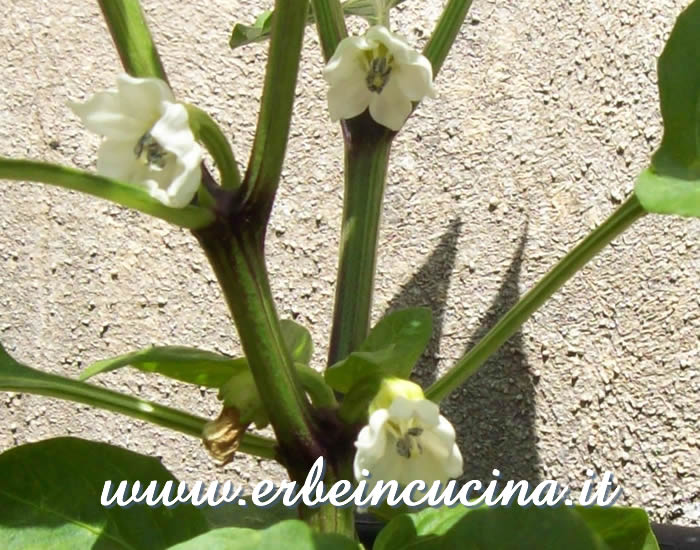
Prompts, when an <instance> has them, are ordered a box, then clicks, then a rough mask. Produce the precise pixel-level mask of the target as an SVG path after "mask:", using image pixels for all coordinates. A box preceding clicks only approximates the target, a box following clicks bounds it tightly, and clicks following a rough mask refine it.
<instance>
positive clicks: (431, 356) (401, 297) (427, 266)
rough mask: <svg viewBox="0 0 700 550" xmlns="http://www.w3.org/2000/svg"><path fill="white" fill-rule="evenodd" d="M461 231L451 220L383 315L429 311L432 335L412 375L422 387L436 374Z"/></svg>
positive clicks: (455, 219) (456, 220) (433, 379)
mask: <svg viewBox="0 0 700 550" xmlns="http://www.w3.org/2000/svg"><path fill="white" fill-rule="evenodd" d="M461 229H462V220H461V219H460V218H459V217H455V218H452V220H451V221H450V223H449V225H448V227H447V231H445V233H443V235H442V237H440V241H439V242H438V243H437V245H436V246H435V248H434V249H433V251H432V252H431V254H430V256H429V257H428V259H427V260H426V261H425V262H424V263H423V265H421V267H420V269H419V270H418V271H416V272H415V273H414V275H413V276H412V277H411V279H410V280H409V281H408V282H407V283H406V284H405V285H403V286H402V287H401V290H400V291H399V293H398V294H396V295H395V296H394V297H393V298H392V299H391V301H390V302H389V305H388V306H387V308H386V311H385V312H384V315H386V314H387V313H389V312H391V311H394V310H397V309H403V308H408V307H419V306H425V307H429V308H430V310H431V311H432V313H433V334H432V336H431V338H430V342H429V343H428V347H427V348H426V350H425V352H424V353H423V356H422V357H421V360H420V362H419V363H418V365H417V366H416V369H415V371H414V373H413V374H414V376H415V378H417V379H418V380H420V382H421V384H422V385H423V386H424V387H427V386H429V385H430V384H432V383H433V382H434V381H435V378H436V374H437V364H438V360H439V355H438V353H439V350H440V340H441V339H442V329H443V324H444V316H445V307H446V305H447V294H448V291H449V288H450V276H451V275H452V272H453V271H454V268H455V260H456V257H457V242H458V240H459V235H460V232H461Z"/></svg>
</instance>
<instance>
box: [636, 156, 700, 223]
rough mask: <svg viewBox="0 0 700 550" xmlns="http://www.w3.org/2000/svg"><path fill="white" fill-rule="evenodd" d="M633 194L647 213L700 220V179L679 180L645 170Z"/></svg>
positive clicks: (638, 179)
mask: <svg viewBox="0 0 700 550" xmlns="http://www.w3.org/2000/svg"><path fill="white" fill-rule="evenodd" d="M634 192H635V194H636V195H637V198H638V199H639V202H640V203H641V205H642V206H643V207H644V210H646V211H647V212H654V213H656V214H675V215H677V216H689V217H695V218H700V179H698V180H695V181H689V180H681V179H677V178H673V177H670V176H662V175H660V174H655V173H654V172H653V168H652V169H648V170H645V171H644V172H642V173H641V174H639V176H638V177H637V185H636V186H635V188H634Z"/></svg>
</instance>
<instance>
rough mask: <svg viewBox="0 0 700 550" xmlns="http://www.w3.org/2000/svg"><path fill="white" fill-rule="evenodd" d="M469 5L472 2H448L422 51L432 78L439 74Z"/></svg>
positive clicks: (460, 0) (455, 0)
mask: <svg viewBox="0 0 700 550" xmlns="http://www.w3.org/2000/svg"><path fill="white" fill-rule="evenodd" d="M471 5H472V0H450V1H449V2H448V3H447V6H445V9H444V10H443V12H442V15H441V16H440V20H439V21H438V22H437V25H436V26H435V30H434V31H433V34H432V36H431V37H430V40H428V43H427V44H426V45H425V48H424V49H423V55H424V56H425V57H427V58H428V60H429V61H430V63H431V64H432V66H433V78H435V77H436V76H437V74H438V72H440V68H441V67H442V64H443V62H444V61H445V58H446V57H447V54H448V53H449V51H450V48H451V47H452V43H453V42H454V41H455V38H457V35H458V34H459V29H460V28H461V27H462V23H464V19H465V18H466V17H467V12H468V11H469V8H470V7H471Z"/></svg>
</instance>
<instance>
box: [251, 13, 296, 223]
mask: <svg viewBox="0 0 700 550" xmlns="http://www.w3.org/2000/svg"><path fill="white" fill-rule="evenodd" d="M307 13H308V2H307V0H276V2H275V17H274V18H273V22H272V33H271V37H270V50H269V54H268V59H267V69H266V72H265V84H264V86H263V95H262V99H261V103H260V114H259V116H258V125H257V129H256V132H255V140H254V141H253V149H252V151H251V153H250V160H249V162H248V170H247V171H246V174H245V178H244V182H243V187H244V190H245V196H246V199H247V201H248V202H249V204H250V206H251V209H254V210H256V212H257V213H258V216H260V219H261V220H266V219H267V216H268V215H269V212H270V210H271V209H272V203H273V201H274V199H275V194H276V193H277V187H278V185H279V179H280V175H281V173H282V164H283V162H284V153H285V150H286V147H287V139H288V136H289V125H290V121H291V117H292V106H293V104H294V90H295V88H296V80H297V71H298V69H299V58H300V57H301V46H302V41H303V38H304V27H305V25H306V17H307Z"/></svg>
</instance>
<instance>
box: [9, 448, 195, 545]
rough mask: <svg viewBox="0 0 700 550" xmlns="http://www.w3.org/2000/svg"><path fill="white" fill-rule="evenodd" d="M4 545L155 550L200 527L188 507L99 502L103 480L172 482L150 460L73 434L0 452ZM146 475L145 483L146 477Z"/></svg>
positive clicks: (160, 466) (117, 481)
mask: <svg viewBox="0 0 700 550" xmlns="http://www.w3.org/2000/svg"><path fill="white" fill-rule="evenodd" d="M0 471H2V476H0V540H3V541H5V542H4V543H3V548H8V549H20V548H52V549H56V550H62V549H65V550H73V549H75V548H116V549H118V548H124V549H129V550H133V549H148V550H157V549H160V548H168V547H170V546H171V545H173V544H177V543H178V542H181V541H184V540H188V539H191V538H192V537H195V536H197V535H199V534H201V533H204V532H206V530H207V528H208V525H207V522H206V519H205V517H204V515H203V514H202V513H201V512H200V511H199V510H198V509H196V508H194V507H193V506H191V505H182V504H181V505H179V506H176V507H172V508H166V507H164V506H160V507H153V508H151V507H149V506H147V505H145V504H135V505H134V506H131V507H126V508H121V507H119V506H113V507H111V508H105V507H103V506H101V505H100V496H101V493H102V488H103V485H104V482H105V481H107V480H111V481H112V490H114V488H115V484H118V483H119V482H121V481H122V480H125V479H126V480H128V481H130V482H133V481H136V480H139V481H141V483H148V482H150V481H158V482H159V483H160V484H161V485H160V486H161V487H162V484H163V483H165V482H166V481H173V482H175V488H177V480H175V478H174V477H173V476H172V475H171V474H170V473H169V472H168V471H167V470H166V469H165V468H164V467H163V466H162V465H161V464H160V462H159V461H158V460H157V459H155V458H150V457H146V456H143V455H139V454H136V453H133V452H131V451H127V450H125V449H120V448H118V447H113V446H111V445H107V444H105V443H95V442H92V441H85V440H82V439H75V438H71V437H62V438H57V439H49V440H47V441H41V442H39V443H31V444H29V445H22V446H20V447H15V448H14V449H10V450H9V451H6V452H4V453H3V454H2V455H0ZM146 480H148V481H146Z"/></svg>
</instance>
